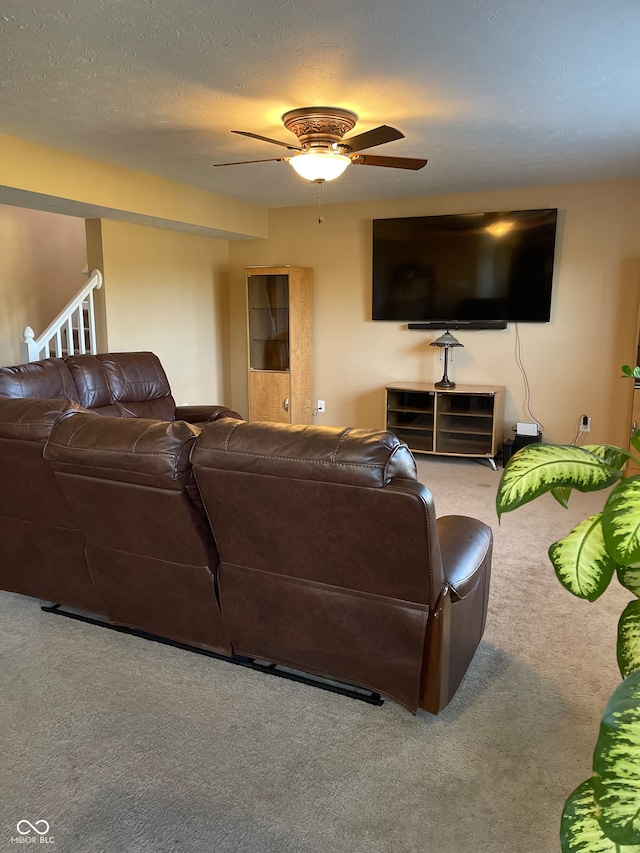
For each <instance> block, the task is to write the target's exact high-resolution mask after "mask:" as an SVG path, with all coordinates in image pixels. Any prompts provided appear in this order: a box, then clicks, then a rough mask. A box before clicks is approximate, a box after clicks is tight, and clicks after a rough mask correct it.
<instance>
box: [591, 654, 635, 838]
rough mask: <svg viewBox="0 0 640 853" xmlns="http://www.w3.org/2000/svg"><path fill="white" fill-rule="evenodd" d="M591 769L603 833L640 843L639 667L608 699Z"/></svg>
mask: <svg viewBox="0 0 640 853" xmlns="http://www.w3.org/2000/svg"><path fill="white" fill-rule="evenodd" d="M593 772H594V776H593V790H594V792H595V798H596V803H597V805H598V807H599V812H598V819H599V821H600V825H601V826H602V829H603V830H604V833H605V835H607V836H608V837H609V838H611V839H612V840H613V841H615V842H616V843H617V844H620V845H638V846H640V670H636V671H635V672H633V673H632V674H631V675H630V676H629V677H628V678H626V679H625V680H624V681H623V682H622V684H620V685H619V686H618V687H617V688H616V690H615V691H614V693H613V695H612V696H611V699H609V702H608V704H607V707H606V708H605V711H604V714H603V716H602V722H601V724H600V734H599V737H598V742H597V743H596V748H595V751H594V754H593ZM625 853H626V851H625Z"/></svg>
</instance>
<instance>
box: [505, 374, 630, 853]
mask: <svg viewBox="0 0 640 853" xmlns="http://www.w3.org/2000/svg"><path fill="white" fill-rule="evenodd" d="M622 370H623V373H624V374H625V375H626V376H636V377H640V368H635V369H634V370H632V369H631V368H630V367H627V366H625V367H623V368H622ZM636 371H637V372H636ZM631 446H632V450H633V451H635V452H640V430H639V431H638V432H636V433H635V435H634V436H633V437H632V439H631ZM628 459H635V457H634V455H633V453H632V452H627V451H626V450H623V449H622V448H619V447H613V446H610V445H589V446H585V447H576V446H574V445H552V444H530V445H527V446H526V447H524V448H522V450H520V451H518V452H517V453H516V454H515V455H514V456H512V457H511V459H510V460H509V462H508V463H507V465H506V467H505V469H504V472H503V475H502V478H501V481H500V485H499V487H498V494H497V498H496V508H497V511H498V518H500V517H501V516H502V514H503V513H505V512H511V511H512V510H515V509H517V508H518V507H521V506H523V505H524V504H527V503H529V502H530V501H532V500H535V499H536V498H538V497H540V495H543V494H545V493H547V492H550V493H551V494H552V495H553V497H554V498H555V499H556V500H557V501H558V502H559V503H560V504H561V505H562V506H563V507H567V506H568V501H569V497H570V495H571V493H572V491H573V490H574V489H576V490H578V491H580V492H593V491H598V490H600V489H610V492H609V494H608V496H607V497H606V500H605V502H604V506H603V509H602V511H601V512H600V513H598V514H596V515H593V516H590V517H589V518H587V519H585V520H584V521H582V522H580V524H578V525H577V526H576V527H575V528H574V529H573V530H572V531H571V532H570V533H569V535H568V536H566V537H565V538H564V539H561V540H560V541H559V542H555V543H554V544H553V545H551V547H550V548H549V558H550V560H551V563H552V565H553V568H554V569H555V572H556V575H557V576H558V580H559V581H560V583H561V584H562V585H563V586H564V587H565V589H568V590H569V592H571V593H573V595H576V596H578V597H579V598H585V599H587V600H588V601H595V600H596V599H597V598H598V597H599V596H601V595H602V593H603V592H604V591H605V590H606V588H607V587H608V586H609V583H610V582H611V580H612V578H613V576H614V574H615V575H616V576H617V579H618V581H619V582H620V583H621V584H622V586H624V587H625V588H626V589H627V590H629V591H630V592H631V593H633V595H634V596H635V598H634V599H633V600H632V601H631V602H630V603H629V604H628V605H627V607H626V608H625V610H624V611H623V613H622V615H621V617H620V620H619V623H618V640H617V659H618V665H619V668H620V673H621V675H622V678H623V679H624V680H623V681H622V683H621V684H620V685H619V686H618V687H617V689H616V690H615V691H614V693H613V695H612V696H611V698H610V699H609V702H608V704H607V707H606V709H605V711H604V714H603V716H602V721H601V724H600V734H599V737H598V740H597V743H596V746H595V750H594V755H593V775H592V776H591V778H590V779H587V780H586V781H585V782H583V783H582V784H581V785H579V786H578V787H577V788H576V790H575V791H574V792H573V793H572V794H571V795H570V796H569V798H568V799H567V801H566V803H565V805H564V810H563V813H562V820H561V824H560V841H561V846H562V850H563V853H632V851H636V852H637V853H640V476H636V477H628V478H624V479H623V478H622V472H623V469H624V465H625V463H626V462H627V460H628ZM636 461H637V460H636ZM639 464H640V463H639ZM612 487H613V488H612Z"/></svg>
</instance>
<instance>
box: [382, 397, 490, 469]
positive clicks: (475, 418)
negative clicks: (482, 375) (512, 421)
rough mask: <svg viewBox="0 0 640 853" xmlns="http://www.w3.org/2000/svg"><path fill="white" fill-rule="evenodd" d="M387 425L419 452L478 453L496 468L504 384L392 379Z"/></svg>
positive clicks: (413, 449)
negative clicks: (442, 385) (440, 384)
mask: <svg viewBox="0 0 640 853" xmlns="http://www.w3.org/2000/svg"><path fill="white" fill-rule="evenodd" d="M386 426H387V429H389V430H391V432H393V433H395V434H396V435H397V436H398V438H400V439H401V440H402V441H405V442H406V443H407V444H408V445H409V448H410V449H411V450H412V451H415V452H417V453H435V454H438V455H442V456H473V457H482V458H486V459H488V460H489V462H490V463H491V466H492V467H493V468H494V469H496V470H497V465H496V462H495V456H496V455H497V453H498V452H499V450H500V449H501V447H502V436H503V429H504V387H503V386H489V385H456V387H455V388H452V389H447V390H445V389H442V388H436V386H435V384H433V383H431V382H399V383H394V384H393V385H388V386H387V388H386Z"/></svg>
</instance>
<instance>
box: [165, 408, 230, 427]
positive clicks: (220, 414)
mask: <svg viewBox="0 0 640 853" xmlns="http://www.w3.org/2000/svg"><path fill="white" fill-rule="evenodd" d="M220 418H235V419H236V420H238V421H241V420H244V418H243V417H242V415H240V414H238V412H234V411H233V409H228V408H227V407H226V406H176V420H177V421H187V422H188V423H190V424H199V423H203V422H205V421H207V422H208V421H217V420H219V419H220Z"/></svg>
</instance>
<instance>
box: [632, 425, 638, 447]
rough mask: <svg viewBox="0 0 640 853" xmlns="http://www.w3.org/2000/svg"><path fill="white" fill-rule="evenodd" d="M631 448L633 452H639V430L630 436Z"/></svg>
mask: <svg viewBox="0 0 640 853" xmlns="http://www.w3.org/2000/svg"><path fill="white" fill-rule="evenodd" d="M631 446H632V447H633V448H634V449H635V450H640V429H637V430H636V431H635V432H634V434H633V435H632V436H631Z"/></svg>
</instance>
